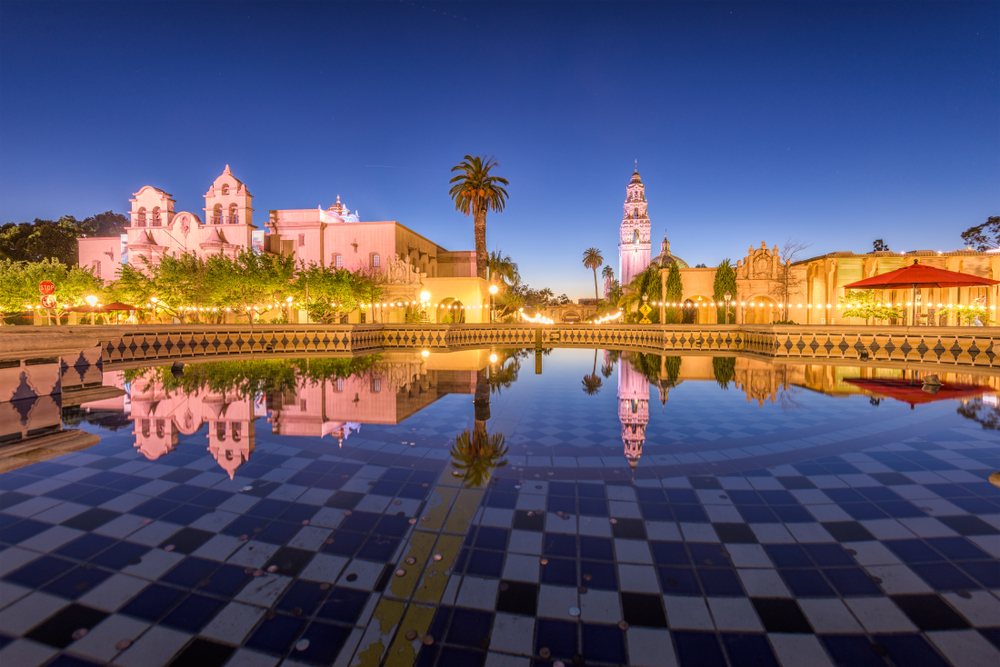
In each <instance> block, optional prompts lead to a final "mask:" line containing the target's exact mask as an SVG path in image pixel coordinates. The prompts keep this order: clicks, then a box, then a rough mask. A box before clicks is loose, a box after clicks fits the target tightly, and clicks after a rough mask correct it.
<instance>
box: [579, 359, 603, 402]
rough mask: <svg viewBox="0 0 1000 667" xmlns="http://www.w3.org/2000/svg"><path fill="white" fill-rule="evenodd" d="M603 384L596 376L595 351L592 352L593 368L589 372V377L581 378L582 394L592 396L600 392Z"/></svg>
mask: <svg viewBox="0 0 1000 667" xmlns="http://www.w3.org/2000/svg"><path fill="white" fill-rule="evenodd" d="M603 384H604V381H603V380H601V377H600V376H599V375H598V374H597V350H594V368H593V370H591V371H590V375H584V376H583V393H585V394H587V395H588V396H593V395H594V394H596V393H597V392H599V391H600V390H601V385H603Z"/></svg>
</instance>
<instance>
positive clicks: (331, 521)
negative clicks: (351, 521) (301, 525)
mask: <svg viewBox="0 0 1000 667" xmlns="http://www.w3.org/2000/svg"><path fill="white" fill-rule="evenodd" d="M344 518H345V517H344V510H342V509H337V508H334V507H322V508H320V510H319V511H318V512H316V513H315V514H313V517H312V518H311V519H310V520H309V525H310V526H313V527H318V528H336V527H337V526H339V525H340V523H341V522H342V521H343V520H344Z"/></svg>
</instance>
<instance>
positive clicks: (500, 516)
mask: <svg viewBox="0 0 1000 667" xmlns="http://www.w3.org/2000/svg"><path fill="white" fill-rule="evenodd" d="M480 523H481V524H482V525H484V526H495V527H497V528H510V527H511V525H512V524H513V523H514V510H508V509H503V508H502V507H486V508H484V509H483V518H482V521H480Z"/></svg>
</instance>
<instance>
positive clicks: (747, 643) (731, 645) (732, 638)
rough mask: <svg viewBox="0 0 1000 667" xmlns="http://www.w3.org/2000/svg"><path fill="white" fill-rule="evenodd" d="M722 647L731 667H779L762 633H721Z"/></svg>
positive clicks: (765, 636)
mask: <svg viewBox="0 0 1000 667" xmlns="http://www.w3.org/2000/svg"><path fill="white" fill-rule="evenodd" d="M722 645H723V646H724V647H725V649H726V654H727V655H729V664H730V665H732V667H780V664H779V663H778V659H777V658H776V657H775V655H774V651H772V650H771V645H770V644H769V643H768V641H767V635H766V634H764V633H763V632H754V633H742V632H741V633H735V632H734V633H728V632H726V633H722Z"/></svg>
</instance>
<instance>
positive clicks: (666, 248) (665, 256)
mask: <svg viewBox="0 0 1000 667" xmlns="http://www.w3.org/2000/svg"><path fill="white" fill-rule="evenodd" d="M651 261H652V262H656V263H657V264H658V265H659V266H660V268H661V269H666V268H668V267H669V266H670V265H671V264H673V263H675V262H676V263H677V266H678V267H679V268H681V269H690V268H691V267H690V266H688V263H687V262H685V261H684V260H683V259H681V258H680V257H678V256H677V255H673V254H671V253H670V241H668V240H667V235H666V234H664V235H663V243H661V244H660V254H659V255H657V256H656V257H654V258H653V259H652V260H651Z"/></svg>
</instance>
